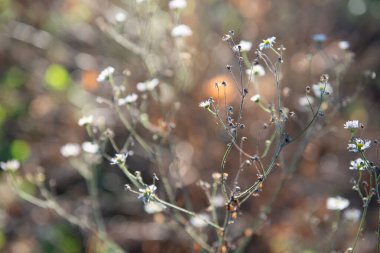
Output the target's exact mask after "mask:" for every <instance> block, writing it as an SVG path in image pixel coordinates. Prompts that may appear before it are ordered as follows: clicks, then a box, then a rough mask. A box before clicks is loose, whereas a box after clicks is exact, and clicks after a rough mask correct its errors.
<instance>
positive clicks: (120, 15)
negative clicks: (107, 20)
mask: <svg viewBox="0 0 380 253" xmlns="http://www.w3.org/2000/svg"><path fill="white" fill-rule="evenodd" d="M126 19H127V13H125V12H124V11H118V12H117V13H116V14H115V20H116V22H118V23H123V22H124V21H125V20H126Z"/></svg>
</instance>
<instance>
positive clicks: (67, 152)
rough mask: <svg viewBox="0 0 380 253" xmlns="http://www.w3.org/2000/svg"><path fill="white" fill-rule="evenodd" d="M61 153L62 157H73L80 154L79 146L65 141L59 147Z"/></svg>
mask: <svg viewBox="0 0 380 253" xmlns="http://www.w3.org/2000/svg"><path fill="white" fill-rule="evenodd" d="M60 152H61V155H62V156H64V157H74V156H78V155H79V154H80V146H79V144H77V143H67V144H65V145H63V146H62V147H61V148H60Z"/></svg>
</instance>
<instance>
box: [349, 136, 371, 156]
mask: <svg viewBox="0 0 380 253" xmlns="http://www.w3.org/2000/svg"><path fill="white" fill-rule="evenodd" d="M370 146H371V141H370V140H363V139H360V138H354V139H353V141H352V143H349V144H348V146H347V149H348V151H350V152H355V153H356V152H363V151H364V150H366V149H368V148H369V147H370Z"/></svg>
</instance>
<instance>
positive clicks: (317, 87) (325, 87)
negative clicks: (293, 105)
mask: <svg viewBox="0 0 380 253" xmlns="http://www.w3.org/2000/svg"><path fill="white" fill-rule="evenodd" d="M312 89H313V92H314V95H315V96H316V97H321V95H322V92H323V95H327V94H332V93H333V88H332V86H331V85H330V83H317V84H313V86H312Z"/></svg>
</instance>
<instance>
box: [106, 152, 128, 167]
mask: <svg viewBox="0 0 380 253" xmlns="http://www.w3.org/2000/svg"><path fill="white" fill-rule="evenodd" d="M127 157H128V152H126V153H123V154H115V156H114V157H112V158H111V161H110V164H111V165H114V164H124V163H125V161H126V160H127Z"/></svg>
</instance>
